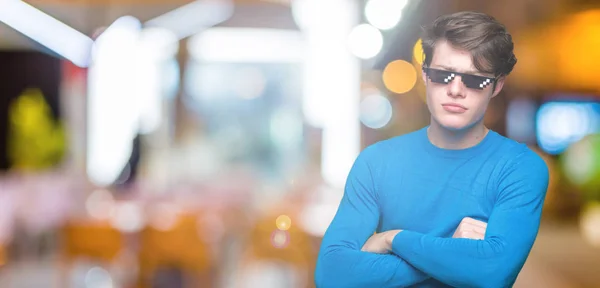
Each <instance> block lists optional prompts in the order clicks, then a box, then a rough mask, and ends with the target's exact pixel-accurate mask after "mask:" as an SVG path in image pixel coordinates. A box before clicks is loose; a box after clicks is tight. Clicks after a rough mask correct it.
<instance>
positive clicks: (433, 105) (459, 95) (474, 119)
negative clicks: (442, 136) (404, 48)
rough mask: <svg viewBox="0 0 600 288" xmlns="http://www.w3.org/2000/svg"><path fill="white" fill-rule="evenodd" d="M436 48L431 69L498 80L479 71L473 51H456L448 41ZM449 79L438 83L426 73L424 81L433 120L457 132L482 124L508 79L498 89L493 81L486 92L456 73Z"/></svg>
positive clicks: (486, 88)
mask: <svg viewBox="0 0 600 288" xmlns="http://www.w3.org/2000/svg"><path fill="white" fill-rule="evenodd" d="M434 49H435V51H434V53H433V58H432V59H431V64H430V66H429V67H430V68H432V69H436V70H443V71H442V74H447V73H445V71H452V72H459V73H461V72H462V73H466V74H471V75H478V76H485V77H490V78H494V75H492V74H489V73H482V72H480V71H478V70H477V69H476V68H475V66H474V65H473V61H472V59H471V53H469V51H464V50H459V49H456V48H454V47H452V46H451V45H450V44H448V42H447V41H439V42H438V43H436V45H435V48H434ZM467 77H468V76H467ZM445 78H448V82H447V83H435V82H434V81H432V79H430V78H429V77H428V76H427V75H426V73H425V71H424V72H423V80H424V81H425V83H426V85H427V106H428V108H429V112H430V113H431V116H432V121H436V122H437V123H438V124H439V125H440V126H442V127H444V128H446V129H449V130H455V131H458V130H463V129H468V128H470V127H472V126H474V125H475V124H477V123H479V122H480V121H482V119H483V117H484V115H485V111H486V109H487V106H488V103H489V102H490V100H491V99H492V98H493V97H495V96H496V95H498V93H499V92H500V90H501V89H502V86H503V84H504V78H501V79H499V80H498V82H497V83H496V87H495V89H494V84H493V83H489V82H488V83H487V84H488V85H483V86H484V87H483V89H478V88H477V87H480V86H479V84H478V85H475V88H469V87H467V85H465V83H463V79H462V78H463V76H460V75H457V74H452V75H448V77H445ZM442 79H444V77H442ZM482 79H485V78H482ZM467 80H473V77H471V79H465V81H466V82H467V83H469V82H468V81H467ZM475 80H477V79H475ZM437 82H440V81H439V80H438V81H437ZM484 82H485V81H484ZM471 83H472V81H471ZM469 86H471V87H473V86H474V85H472V84H471V85H469Z"/></svg>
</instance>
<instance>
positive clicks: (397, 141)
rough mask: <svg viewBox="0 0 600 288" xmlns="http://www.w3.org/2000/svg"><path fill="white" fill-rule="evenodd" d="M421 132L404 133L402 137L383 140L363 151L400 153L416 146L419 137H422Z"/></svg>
mask: <svg viewBox="0 0 600 288" xmlns="http://www.w3.org/2000/svg"><path fill="white" fill-rule="evenodd" d="M421 134H422V131H421V130H416V131H413V132H409V133H405V134H402V135H398V136H394V137H391V138H388V139H385V140H380V141H377V142H375V143H373V144H371V145H369V146H368V147H367V148H365V150H367V149H369V150H376V151H384V152H387V153H389V152H392V151H402V150H403V149H405V148H409V147H410V146H412V145H415V144H417V142H418V141H419V140H420V138H419V137H421V136H422V135H421Z"/></svg>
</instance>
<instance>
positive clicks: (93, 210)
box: [85, 189, 115, 220]
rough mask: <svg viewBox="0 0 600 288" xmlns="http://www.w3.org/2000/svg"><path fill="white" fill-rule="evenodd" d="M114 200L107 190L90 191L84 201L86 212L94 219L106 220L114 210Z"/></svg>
mask: <svg viewBox="0 0 600 288" xmlns="http://www.w3.org/2000/svg"><path fill="white" fill-rule="evenodd" d="M114 205H115V200H114V198H113V196H112V194H111V193H110V192H109V191H108V190H104V189H99V190H96V191H94V192H92V193H91V194H90V195H89V196H88V197H87V199H86V201H85V209H86V211H87V213H88V214H89V215H90V216H91V217H92V218H94V219H96V220H107V219H109V218H110V216H111V215H112V213H113V211H114Z"/></svg>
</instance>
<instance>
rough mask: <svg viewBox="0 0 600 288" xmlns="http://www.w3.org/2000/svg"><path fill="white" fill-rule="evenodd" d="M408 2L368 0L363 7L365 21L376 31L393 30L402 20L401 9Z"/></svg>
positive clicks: (404, 0) (402, 0)
mask: <svg viewBox="0 0 600 288" xmlns="http://www.w3.org/2000/svg"><path fill="white" fill-rule="evenodd" d="M407 2H408V0H370V1H369V2H367V4H366V5H365V17H366V18H367V21H369V23H370V24H371V25H373V26H375V27H377V28H378V29H381V30H388V29H392V28H394V27H395V26H396V25H397V24H398V22H400V19H401V18H402V9H403V8H404V6H406V4H407Z"/></svg>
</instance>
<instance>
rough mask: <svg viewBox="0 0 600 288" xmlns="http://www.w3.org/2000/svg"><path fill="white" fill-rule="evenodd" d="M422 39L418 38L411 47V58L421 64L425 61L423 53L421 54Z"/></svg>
mask: <svg viewBox="0 0 600 288" xmlns="http://www.w3.org/2000/svg"><path fill="white" fill-rule="evenodd" d="M422 45H423V40H422V39H421V38H419V40H417V42H416V43H415V46H414V47H413V59H414V60H415V61H416V62H417V63H418V64H419V65H423V61H425V54H423V46H422Z"/></svg>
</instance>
